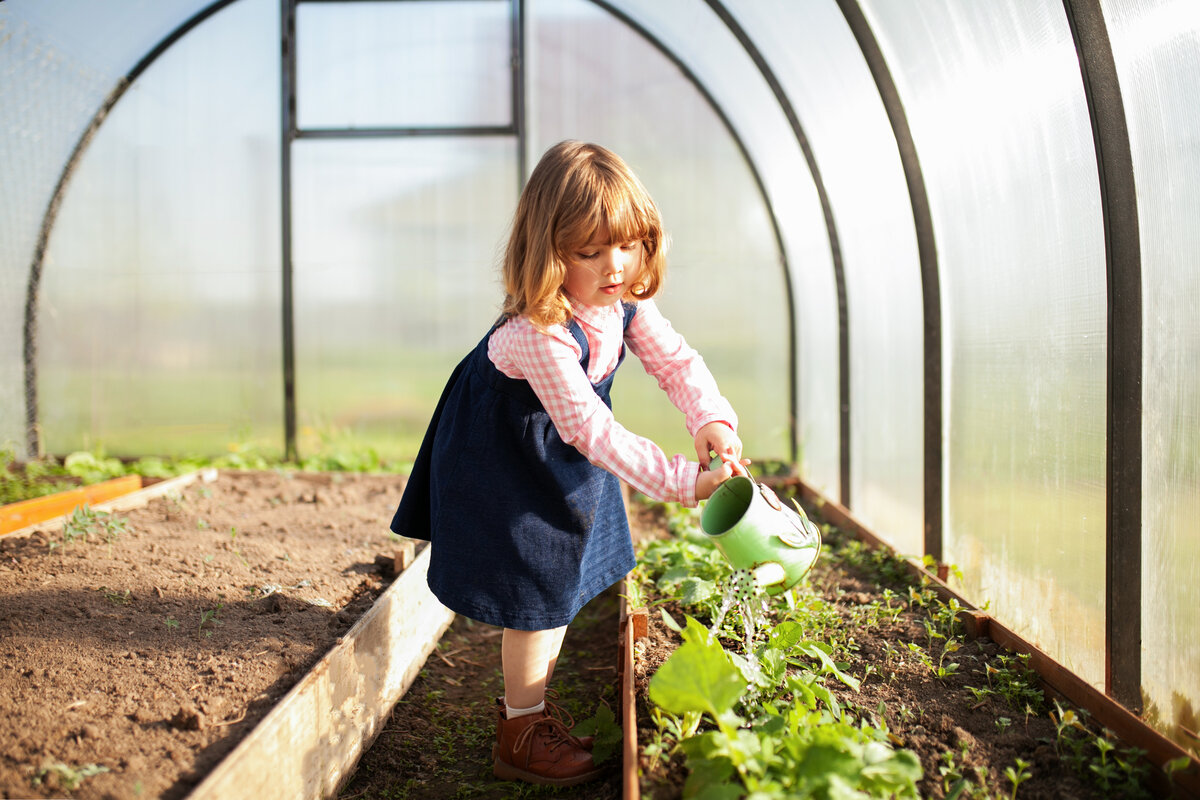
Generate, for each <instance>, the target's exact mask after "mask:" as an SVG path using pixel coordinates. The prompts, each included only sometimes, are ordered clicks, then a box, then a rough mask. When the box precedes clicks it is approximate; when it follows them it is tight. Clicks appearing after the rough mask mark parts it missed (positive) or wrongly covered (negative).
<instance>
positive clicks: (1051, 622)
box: [867, 0, 1107, 685]
mask: <svg viewBox="0 0 1200 800" xmlns="http://www.w3.org/2000/svg"><path fill="white" fill-rule="evenodd" d="M867 5H868V6H869V9H868V10H869V14H868V16H869V18H870V22H871V26H872V29H873V30H874V31H875V33H876V35H877V36H878V37H879V39H880V44H881V46H882V48H883V51H884V54H885V56H886V57H887V60H888V63H889V64H890V66H891V69H892V72H893V75H894V77H895V79H896V83H897V86H898V88H899V91H900V94H901V99H902V101H903V103H904V108H905V111H906V113H907V115H908V119H909V123H910V124H911V126H912V131H913V136H914V139H915V141H916V147H917V154H918V156H919V158H920V162H921V167H922V169H923V170H924V176H925V183H926V186H927V188H928V192H929V200H930V206H931V210H932V214H933V225H934V233H935V236H936V239H937V252H938V258H939V262H940V267H941V289H942V292H941V296H942V320H943V337H944V339H943V347H944V388H945V392H946V402H945V409H946V431H945V433H946V441H947V450H948V452H947V454H946V471H947V474H946V488H947V494H948V509H947V513H946V517H945V519H946V530H945V542H946V545H945V556H946V560H948V561H950V562H952V563H955V564H957V565H958V566H959V567H960V568H961V569H962V572H963V574H964V576H965V578H964V588H965V591H966V594H967V595H968V596H969V597H971V598H972V600H973V601H975V602H976V603H977V604H981V605H982V604H984V603H988V604H990V606H989V607H990V610H991V611H992V613H994V614H995V615H996V616H997V617H998V618H999V619H1000V620H1002V621H1003V622H1005V623H1006V624H1008V625H1010V626H1013V627H1014V628H1015V629H1016V630H1018V631H1019V632H1020V633H1021V634H1022V635H1023V636H1025V637H1026V638H1028V639H1030V640H1031V641H1033V642H1034V643H1036V644H1037V645H1039V646H1041V647H1042V648H1044V649H1045V650H1046V651H1048V652H1049V653H1050V654H1051V655H1052V656H1053V657H1054V658H1056V659H1058V660H1059V661H1061V662H1063V663H1064V664H1066V665H1067V666H1068V667H1070V668H1071V669H1073V670H1074V671H1075V672H1077V673H1078V674H1080V675H1081V676H1082V677H1084V678H1085V679H1086V680H1088V681H1090V682H1092V683H1094V684H1096V685H1099V684H1101V683H1102V681H1103V677H1104V670H1103V655H1104V575H1105V566H1104V564H1105V561H1104V555H1105V551H1104V537H1105V492H1104V485H1105V460H1104V459H1105V427H1106V426H1105V363H1106V344H1105V343H1106V335H1105V312H1106V307H1107V299H1106V287H1105V253H1104V227H1103V220H1102V217H1101V209H1100V197H1099V180H1098V177H1097V172H1096V158H1095V154H1094V147H1093V143H1092V128H1091V123H1090V120H1089V117H1088V110H1087V104H1086V99H1085V95H1084V92H1083V85H1082V78H1081V76H1080V72H1079V61H1078V58H1077V56H1076V53H1075V49H1074V46H1073V43H1072V39H1071V32H1070V29H1069V27H1068V25H1067V20H1066V17H1065V14H1064V11H1063V6H1062V4H1061V3H1060V2H1058V0H1011V1H1010V2H989V3H969V4H968V3H961V2H957V0H938V1H935V0H929V2H924V3H920V4H918V5H915V6H914V5H912V4H907V3H906V4H896V3H890V2H886V1H885V0H871V2H869V3H868V4H867ZM882 355H884V354H881V356H882Z"/></svg>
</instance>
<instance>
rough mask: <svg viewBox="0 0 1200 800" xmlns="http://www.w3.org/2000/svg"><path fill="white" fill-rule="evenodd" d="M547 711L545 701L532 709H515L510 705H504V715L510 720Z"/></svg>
mask: <svg viewBox="0 0 1200 800" xmlns="http://www.w3.org/2000/svg"><path fill="white" fill-rule="evenodd" d="M545 710H546V701H545V700H543V701H542V702H540V703H538V704H537V705H536V706H533V707H531V708H513V707H512V706H510V705H509V704H508V703H505V704H504V713H505V715H506V716H507V717H508V719H516V718H517V717H525V716H528V715H530V714H537V713H538V712H540V711H545Z"/></svg>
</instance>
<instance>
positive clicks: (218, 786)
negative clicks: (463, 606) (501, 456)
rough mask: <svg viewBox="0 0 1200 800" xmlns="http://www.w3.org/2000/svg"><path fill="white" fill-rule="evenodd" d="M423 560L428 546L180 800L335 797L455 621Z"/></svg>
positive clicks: (427, 564) (427, 558) (426, 557)
mask: <svg viewBox="0 0 1200 800" xmlns="http://www.w3.org/2000/svg"><path fill="white" fill-rule="evenodd" d="M429 556H430V548H429V547H426V548H425V549H424V550H423V551H422V552H421V554H420V555H418V556H417V558H416V560H415V561H414V562H413V563H412V565H410V566H409V568H408V569H406V570H405V571H404V572H403V573H402V574H401V575H400V576H399V577H398V578H396V580H395V581H394V582H393V583H392V585H391V586H389V587H388V588H387V589H386V590H385V591H384V593H383V594H382V595H380V597H379V599H378V600H376V601H375V604H374V605H373V606H371V609H370V610H369V611H367V613H366V614H364V615H363V616H362V617H361V618H360V619H359V620H358V622H357V623H355V625H354V627H352V628H351V629H350V630H349V631H348V632H347V633H346V635H345V636H343V637H341V638H340V639H338V642H337V644H335V645H334V647H333V648H332V649H331V650H330V651H329V652H328V653H327V654H326V655H325V656H324V657H323V658H322V659H321V660H320V661H319V662H317V664H316V666H314V667H313V668H312V669H311V670H310V671H309V672H308V674H307V675H305V676H304V677H303V678H301V679H300V682H299V683H297V684H296V685H295V686H294V687H292V689H291V691H289V692H288V693H287V694H286V695H284V697H283V699H282V700H280V701H279V703H278V704H276V706H275V707H274V708H273V709H271V711H270V712H268V714H267V716H266V717H264V718H263V719H262V721H261V722H259V723H258V725H257V726H256V727H255V728H254V730H252V731H251V732H250V733H249V734H248V735H247V736H246V738H245V739H243V740H242V742H241V743H240V744H239V745H238V746H237V747H236V748H234V749H233V751H231V752H230V753H229V755H227V756H226V757H225V758H224V759H223V760H222V761H221V763H220V764H218V765H217V767H216V768H215V769H214V770H213V771H212V772H210V773H209V775H208V776H207V777H206V778H205V779H204V781H203V782H202V783H200V785H199V786H197V787H196V788H195V789H194V790H193V791H192V792H191V794H189V795H188V800H263V798H268V797H288V798H295V799H297V800H299V798H306V799H307V798H311V800H323V798H327V797H334V796H336V795H337V793H338V791H339V790H340V789H341V788H342V787H343V786H344V784H345V783H346V782H347V781H348V780H349V779H350V777H351V776H352V775H353V772H354V768H355V766H356V765H357V764H358V760H359V758H360V757H361V755H362V753H363V752H364V751H365V750H366V749H367V748H369V747H370V746H371V743H372V742H374V741H375V737H376V736H378V735H379V732H380V731H381V730H382V729H383V724H384V722H385V721H386V720H387V718H388V716H389V715H390V714H391V710H392V706H393V705H395V703H396V701H397V700H399V699H400V698H401V697H402V696H403V695H404V693H405V692H406V691H407V690H408V687H409V686H411V685H412V682H413V681H414V680H415V679H416V677H417V673H418V672H420V670H421V667H423V666H424V664H425V659H426V658H428V657H429V654H430V653H431V652H433V648H434V647H435V646H436V645H437V643H438V640H440V639H441V637H442V634H443V633H445V631H446V629H447V628H448V627H450V623H451V622H452V621H453V620H454V612H452V611H450V610H449V609H448V608H446V607H445V606H443V605H442V604H441V603H439V602H438V601H437V598H435V597H434V596H433V593H432V592H430V591H429V586H428V584H427V583H426V580H425V576H426V574H427V572H428V570H429Z"/></svg>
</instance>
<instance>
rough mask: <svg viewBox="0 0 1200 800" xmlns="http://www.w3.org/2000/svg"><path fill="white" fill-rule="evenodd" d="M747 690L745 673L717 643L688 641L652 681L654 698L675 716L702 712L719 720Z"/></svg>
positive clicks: (653, 699) (672, 655)
mask: <svg viewBox="0 0 1200 800" xmlns="http://www.w3.org/2000/svg"><path fill="white" fill-rule="evenodd" d="M690 622H691V618H690V617H689V625H690ZM745 691H746V683H745V681H743V680H742V676H741V673H740V672H739V671H738V669H737V668H736V667H734V666H733V664H731V663H729V658H728V657H727V656H726V655H725V651H724V650H722V649H721V645H720V643H717V642H714V643H706V642H700V641H685V642H684V643H683V644H682V645H680V646H679V648H678V649H676V650H675V652H674V653H672V654H671V657H670V658H668V659H667V660H666V662H665V663H664V664H663V665H662V666H661V667H659V668H658V672H656V673H655V674H654V677H653V678H651V679H650V699H651V700H652V701H654V702H655V703H657V704H658V705H660V706H662V707H663V708H664V709H666V710H667V711H670V712H671V713H672V714H684V713H687V712H688V711H702V712H708V713H709V714H710V715H712V717H713V719H717V718H718V717H719V716H720V715H721V713H722V712H724V711H728V710H730V709H732V708H733V705H734V703H736V702H737V701H738V700H739V699H740V698H741V696H742V694H743V693H744V692H745Z"/></svg>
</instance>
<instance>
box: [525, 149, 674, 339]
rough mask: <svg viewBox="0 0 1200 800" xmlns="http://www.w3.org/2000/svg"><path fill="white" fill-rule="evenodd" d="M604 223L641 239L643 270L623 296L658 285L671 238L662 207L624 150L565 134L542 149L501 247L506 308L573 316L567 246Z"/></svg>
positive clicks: (538, 321)
mask: <svg viewBox="0 0 1200 800" xmlns="http://www.w3.org/2000/svg"><path fill="white" fill-rule="evenodd" d="M601 228H607V229H608V238H609V241H610V242H633V241H640V242H641V243H642V267H641V272H640V273H639V274H638V275H637V276H635V277H634V278H633V280H632V281H631V284H630V287H629V289H628V290H627V291H626V292H625V294H624V295H623V296H622V299H623V300H631V299H633V300H646V299H648V298H651V297H653V296H654V295H655V294H657V293H658V290H659V289H660V288H661V286H662V283H663V279H664V277H665V273H666V260H667V259H666V250H667V239H666V234H665V232H664V231H663V227H662V219H661V217H660V216H659V213H658V207H657V206H655V205H654V201H653V200H652V199H651V198H650V194H649V193H648V192H647V191H646V189H645V187H643V186H642V184H641V182H640V181H639V180H638V179H637V177H636V176H635V175H634V174H633V171H632V170H630V169H629V166H628V165H626V163H625V162H624V161H622V160H621V158H620V156H618V155H617V154H615V153H613V152H612V151H610V150H607V149H605V148H604V147H601V146H600V145H596V144H588V143H585V142H577V141H565V142H559V143H558V144H556V145H554V147H551V148H550V149H549V150H547V151H546V153H545V155H543V156H542V159H541V161H539V162H538V165H537V167H535V168H534V170H533V174H532V175H530V176H529V182H528V183H527V184H526V185H525V189H524V191H522V192H521V199H520V201H519V202H518V203H517V211H516V215H515V216H514V218H513V226H512V233H511V235H510V236H509V240H508V248H507V250H506V251H505V254H504V266H503V274H504V291H505V298H504V315H505V317H513V316H518V315H523V316H526V317H528V318H529V320H530V321H531V322H533V324H534V325H536V326H538V327H541V328H545V327H549V326H551V325H558V324H561V323H563V322H566V321H567V320H569V319H570V318H571V306H570V303H569V302H568V301H567V297H566V294H565V293H564V291H563V282H564V281H565V280H566V277H567V261H568V260H569V257H570V254H571V253H572V252H574V251H575V250H576V249H578V248H580V247H582V246H583V245H585V244H587V243H588V242H590V241H591V239H592V237H593V235H594V234H595V233H596V232H597V231H599V230H600V229H601Z"/></svg>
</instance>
